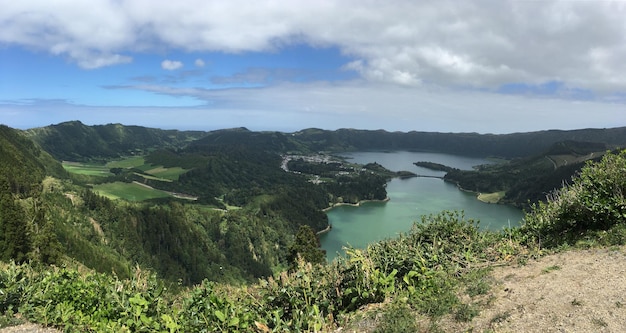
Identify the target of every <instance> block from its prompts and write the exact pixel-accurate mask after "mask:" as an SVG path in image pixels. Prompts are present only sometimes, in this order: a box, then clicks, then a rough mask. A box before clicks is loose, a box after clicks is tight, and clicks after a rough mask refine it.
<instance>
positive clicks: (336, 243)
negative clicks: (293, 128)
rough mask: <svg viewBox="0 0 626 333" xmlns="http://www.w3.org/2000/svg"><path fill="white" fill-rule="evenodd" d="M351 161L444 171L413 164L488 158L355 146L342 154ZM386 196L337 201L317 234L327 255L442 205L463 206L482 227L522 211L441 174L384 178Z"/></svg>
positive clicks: (467, 163)
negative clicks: (356, 148) (357, 202)
mask: <svg viewBox="0 0 626 333" xmlns="http://www.w3.org/2000/svg"><path fill="white" fill-rule="evenodd" d="M341 156H342V157H344V158H346V159H347V160H349V161H350V162H354V163H359V164H367V163H373V162H376V163H378V164H381V165H382V166H384V167H385V168H387V169H389V170H392V171H402V170H406V171H412V172H414V173H416V174H418V175H428V176H443V175H445V172H441V171H433V170H429V169H426V168H422V167H418V166H415V165H414V164H413V163H414V162H419V161H428V162H434V163H439V164H444V165H447V166H450V167H454V168H458V169H464V170H471V169H472V167H473V166H475V165H480V164H487V163H490V161H489V160H487V159H484V158H475V157H465V156H458V155H450V154H441V153H428V152H407V151H397V152H354V153H345V154H341ZM387 196H388V197H389V198H390V200H389V201H387V202H364V203H361V205H360V206H358V207H354V206H346V205H344V206H337V207H334V208H332V209H330V210H329V211H328V212H327V215H328V220H329V223H330V224H331V225H332V229H331V230H330V232H328V233H325V234H322V235H320V241H321V246H322V249H324V250H326V256H327V259H328V260H329V261H330V260H332V259H334V258H335V257H336V256H337V255H339V254H341V253H343V251H342V247H343V246H347V245H350V246H352V247H355V248H365V247H366V246H367V244H369V243H372V242H375V241H379V240H382V239H385V238H390V237H394V236H395V235H397V234H398V233H401V232H407V231H409V230H410V229H411V226H412V225H413V223H414V222H419V221H421V217H422V216H425V215H426V216H427V215H430V214H438V213H440V212H441V211H444V210H449V211H454V210H456V211H463V212H464V213H465V217H466V218H467V219H474V220H480V227H481V228H484V229H490V230H500V229H502V228H504V227H509V226H512V227H513V226H518V225H519V224H520V222H521V220H522V217H523V212H522V211H521V210H520V209H518V208H516V207H513V206H508V205H499V204H488V203H484V202H481V201H479V200H478V199H477V198H476V194H475V193H470V192H464V191H461V190H460V189H459V188H458V187H457V186H456V185H454V184H451V183H448V182H445V181H443V179H439V178H426V177H414V178H408V179H398V178H395V179H392V180H391V181H390V182H389V183H388V184H387Z"/></svg>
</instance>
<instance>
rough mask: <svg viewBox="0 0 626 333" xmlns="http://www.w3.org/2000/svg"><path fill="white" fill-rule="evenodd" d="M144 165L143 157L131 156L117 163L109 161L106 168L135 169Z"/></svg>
mask: <svg viewBox="0 0 626 333" xmlns="http://www.w3.org/2000/svg"><path fill="white" fill-rule="evenodd" d="M144 164H145V160H144V158H143V156H132V157H128V158H125V159H123V160H119V161H110V162H108V163H107V164H106V167H107V168H123V169H126V168H136V167H139V166H142V165H144Z"/></svg>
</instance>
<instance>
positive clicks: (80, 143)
mask: <svg viewBox="0 0 626 333" xmlns="http://www.w3.org/2000/svg"><path fill="white" fill-rule="evenodd" d="M25 133H26V135H28V136H29V137H30V138H32V139H33V140H34V141H35V142H37V143H38V144H39V145H41V147H42V148H43V149H44V150H46V151H47V152H48V153H50V154H51V155H52V156H54V157H55V158H56V159H58V160H68V161H85V160H89V159H94V158H100V159H106V158H112V157H120V156H124V155H131V154H144V153H146V152H147V150H149V149H154V148H163V147H181V146H184V145H185V144H186V143H188V142H189V141H192V140H195V139H198V138H200V137H202V136H203V135H204V134H205V132H200V131H177V130H161V129H155V128H146V127H141V126H124V125H121V124H108V125H95V126H86V125H84V124H83V123H81V122H80V121H70V122H64V123H60V124H57V125H50V126H46V127H39V128H33V129H29V130H27V131H25Z"/></svg>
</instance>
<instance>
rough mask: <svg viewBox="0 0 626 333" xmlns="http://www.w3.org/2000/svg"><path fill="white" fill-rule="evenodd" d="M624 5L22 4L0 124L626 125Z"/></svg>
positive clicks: (185, 0)
mask: <svg viewBox="0 0 626 333" xmlns="http://www.w3.org/2000/svg"><path fill="white" fill-rule="evenodd" d="M625 59H626V1H592V0H588V1H586V0H570V1H540V0H536V1H521V0H520V1H503V0H475V1H457V0H451V1H446V0H436V1H429V0H424V1H415V0H406V1H404V0H384V1H383V0H381V1H375V0H316V1H310V0H301V1H299V0H274V1H261V0H259V1H240V0H229V1H221V0H215V1H212V0H208V1H207V0H177V1H167V0H128V1H125V0H89V1H87V0H56V1H48V0H40V1H35V0H20V1H2V9H1V10H0V123H4V124H7V125H9V126H12V127H17V128H30V127H37V126H46V125H49V124H53V123H59V122H62V121H68V120H80V121H82V122H84V123H86V124H89V125H91V124H106V123H123V124H127V125H143V126H150V127H160V128H178V129H203V130H211V129H218V128H227V127H239V126H245V127H248V128H250V129H253V130H280V131H296V130H299V129H303V128H309V127H319V128H325V129H336V128H360V129H386V130H390V131H396V130H400V131H409V130H420V131H445V132H480V133H510V132H519V131H533V130H543V129H574V128H588V127H594V128H604V127H617V126H626V60H625Z"/></svg>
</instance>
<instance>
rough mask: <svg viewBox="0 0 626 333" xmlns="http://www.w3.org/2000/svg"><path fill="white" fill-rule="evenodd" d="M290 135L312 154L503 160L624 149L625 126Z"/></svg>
mask: <svg viewBox="0 0 626 333" xmlns="http://www.w3.org/2000/svg"><path fill="white" fill-rule="evenodd" d="M293 135H294V137H295V138H297V139H298V140H299V141H301V142H303V143H305V144H306V145H307V146H308V147H310V149H312V150H313V151H323V150H328V151H347V150H348V151H349V150H360V151H363V150H415V151H434V152H440V153H451V154H459V155H470V156H480V157H487V156H494V157H502V158H507V159H509V158H516V157H526V156H530V155H536V154H540V153H542V152H544V151H545V150H547V149H549V148H550V147H551V146H552V145H553V144H555V143H557V142H563V141H582V142H599V143H604V144H607V145H608V146H610V147H615V148H616V147H624V146H626V127H620V128H609V129H581V130H571V131H561V130H551V131H539V132H528V133H513V134H497V135H496V134H478V133H437V132H408V133H404V132H387V131H384V130H378V131H367V130H355V129H340V130H336V131H328V130H321V129H306V130H302V131H299V132H296V133H294V134H293Z"/></svg>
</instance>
